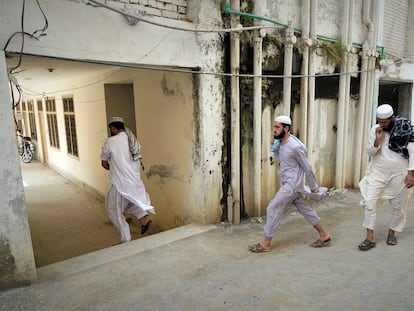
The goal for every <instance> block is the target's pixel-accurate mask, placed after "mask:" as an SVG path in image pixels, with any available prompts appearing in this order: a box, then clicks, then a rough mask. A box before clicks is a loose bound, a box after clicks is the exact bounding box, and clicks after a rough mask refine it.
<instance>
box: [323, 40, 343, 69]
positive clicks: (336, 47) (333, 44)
mask: <svg viewBox="0 0 414 311" xmlns="http://www.w3.org/2000/svg"><path fill="white" fill-rule="evenodd" d="M319 48H321V49H322V50H323V51H324V52H325V53H326V55H327V56H328V57H330V58H331V59H332V60H333V61H334V62H335V63H337V64H339V65H343V64H344V63H345V56H346V46H345V45H343V44H342V42H341V41H340V40H338V41H321V43H320V44H319Z"/></svg>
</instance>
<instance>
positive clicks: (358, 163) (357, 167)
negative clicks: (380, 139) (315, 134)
mask: <svg viewBox="0 0 414 311" xmlns="http://www.w3.org/2000/svg"><path fill="white" fill-rule="evenodd" d="M360 56H361V74H360V82H359V103H358V119H357V126H356V131H355V146H356V148H355V161H354V174H353V175H354V181H353V186H354V187H358V184H359V181H360V180H361V176H362V174H363V171H362V159H363V153H364V150H365V148H364V146H365V141H363V137H364V134H363V133H365V126H364V122H365V106H366V105H367V104H368V103H367V98H366V91H367V68H368V43H367V41H365V42H364V44H363V45H362V51H361V52H360Z"/></svg>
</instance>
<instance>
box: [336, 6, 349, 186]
mask: <svg viewBox="0 0 414 311" xmlns="http://www.w3.org/2000/svg"><path fill="white" fill-rule="evenodd" d="M342 4H343V10H342V11H343V15H342V16H343V20H342V37H343V38H346V39H347V38H348V28H349V27H348V26H349V25H348V22H349V19H348V17H349V0H345V1H343V2H342ZM346 63H347V60H346V58H345V64H342V65H341V76H340V77H339V95H338V115H337V128H338V130H337V132H336V135H337V136H336V162H335V166H336V168H335V187H336V188H337V189H342V188H343V187H344V150H345V145H344V144H345V100H346V76H345V75H344V73H346Z"/></svg>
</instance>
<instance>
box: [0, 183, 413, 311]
mask: <svg viewBox="0 0 414 311" xmlns="http://www.w3.org/2000/svg"><path fill="white" fill-rule="evenodd" d="M358 200H359V194H358V192H356V191H344V192H336V193H334V194H333V195H332V196H330V197H328V198H326V199H324V201H323V202H322V203H321V204H319V205H318V206H317V207H316V208H317V210H318V212H319V214H320V216H321V217H322V220H323V223H324V225H325V226H326V227H327V228H328V231H329V232H330V234H331V235H332V239H333V244H332V245H331V246H330V247H326V248H322V249H314V248H312V247H310V246H309V244H310V243H311V242H312V241H313V240H314V239H315V238H316V234H315V232H314V230H313V228H311V227H310V226H309V225H308V224H307V223H306V222H305V221H304V219H303V218H302V217H301V216H300V215H286V216H285V218H284V221H283V224H282V228H281V231H280V232H279V234H278V235H277V237H276V238H275V239H274V242H273V247H274V248H273V250H272V252H270V253H264V254H254V253H251V252H249V251H248V250H247V245H248V244H250V243H253V242H257V241H259V240H260V239H261V238H262V234H263V231H262V224H261V223H260V219H249V220H246V221H245V222H243V223H242V224H241V225H239V226H233V225H229V224H220V225H216V226H197V225H189V226H184V227H181V228H177V229H174V230H170V231H165V232H161V233H158V234H154V235H151V236H148V237H145V238H142V239H138V240H134V241H132V242H130V243H128V244H125V245H118V246H114V247H110V248H106V249H103V250H99V251H97V252H93V253H90V254H87V255H84V256H80V257H76V258H72V259H69V260H66V261H62V262H59V263H56V264H51V265H48V266H45V267H42V268H39V269H38V277H39V280H38V282H37V283H35V284H33V285H31V286H29V287H26V288H19V289H13V290H9V291H4V292H0V310H31V311H32V310H33V311H35V310H42V311H47V310H53V311H55V310H121V311H122V310H145V311H147V310H166V311H167V310H168V311H175V310H176V311H178V310H180V311H183V310H189V311H190V310H310V311H311V310H384V311H385V310H387V311H388V310H413V308H414V307H413V305H414V295H413V292H414V291H413V287H414V286H413V279H414V266H413V258H414V220H413V215H414V211H413V202H412V200H411V202H410V208H409V217H408V222H407V226H406V229H405V231H404V232H403V233H402V234H400V235H399V239H398V245H397V246H388V245H386V244H385V238H386V231H387V224H386V223H387V219H388V209H387V208H386V207H385V206H384V207H382V208H380V210H379V217H378V221H377V229H378V230H377V233H378V234H377V247H376V248H374V249H372V250H370V251H368V252H361V251H359V250H358V249H357V244H358V243H359V242H361V240H362V239H363V237H364V231H363V229H362V228H361V219H362V218H361V217H362V210H361V208H360V207H358V204H357V203H358Z"/></svg>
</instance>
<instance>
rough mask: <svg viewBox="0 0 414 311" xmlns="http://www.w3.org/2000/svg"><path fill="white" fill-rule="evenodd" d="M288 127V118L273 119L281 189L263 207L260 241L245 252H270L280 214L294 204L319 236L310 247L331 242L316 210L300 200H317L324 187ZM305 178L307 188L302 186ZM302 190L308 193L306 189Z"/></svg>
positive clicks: (322, 194) (289, 121)
mask: <svg viewBox="0 0 414 311" xmlns="http://www.w3.org/2000/svg"><path fill="white" fill-rule="evenodd" d="M291 125H292V120H291V119H290V117H288V116H283V115H282V116H278V117H276V118H275V121H274V127H273V134H274V138H275V140H276V139H277V140H280V144H279V150H278V154H279V160H280V184H281V188H280V189H279V191H278V192H277V193H276V195H275V197H274V198H273V199H272V200H271V201H270V203H269V204H268V206H267V209H266V224H265V226H264V233H265V234H264V239H263V241H262V242H260V243H256V244H253V245H249V246H248V248H249V250H250V251H252V252H254V253H263V252H268V251H270V250H271V242H272V238H273V236H274V235H275V234H276V232H277V231H278V229H279V225H280V222H281V217H282V216H283V211H284V210H285V209H286V208H287V207H288V206H289V205H294V206H295V207H296V208H297V211H298V212H299V213H300V214H302V215H303V216H304V217H305V218H306V220H307V221H308V222H309V223H310V224H311V225H312V226H313V227H314V228H315V229H316V231H317V232H318V233H319V238H318V239H317V240H316V241H315V242H313V243H312V244H311V245H312V246H313V247H324V246H328V245H329V244H330V242H331V237H330V235H329V234H328V233H327V232H326V231H325V229H324V228H323V227H322V225H321V223H320V218H319V216H318V215H317V213H316V211H315V210H313V209H312V207H311V206H310V205H309V204H308V202H307V201H306V200H305V198H304V194H305V193H306V194H309V196H310V197H311V198H312V197H314V196H316V197H317V200H319V199H321V198H322V197H323V196H324V195H325V194H326V191H327V188H324V187H321V188H320V187H319V186H318V183H317V182H316V179H315V175H314V174H313V171H312V167H311V165H310V163H309V161H308V159H307V158H306V148H305V147H304V146H303V144H302V143H301V142H300V141H299V139H297V138H294V137H293V135H290V134H289V131H290V127H291ZM271 143H272V142H271ZM305 177H306V180H307V182H308V185H309V187H308V186H305V185H304V180H305ZM306 188H307V189H309V188H310V189H311V190H306Z"/></svg>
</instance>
